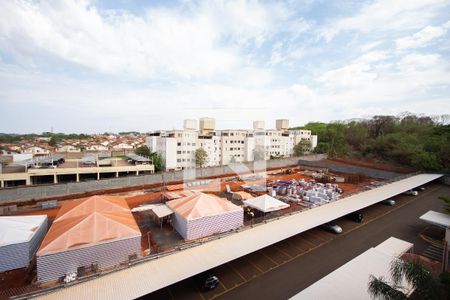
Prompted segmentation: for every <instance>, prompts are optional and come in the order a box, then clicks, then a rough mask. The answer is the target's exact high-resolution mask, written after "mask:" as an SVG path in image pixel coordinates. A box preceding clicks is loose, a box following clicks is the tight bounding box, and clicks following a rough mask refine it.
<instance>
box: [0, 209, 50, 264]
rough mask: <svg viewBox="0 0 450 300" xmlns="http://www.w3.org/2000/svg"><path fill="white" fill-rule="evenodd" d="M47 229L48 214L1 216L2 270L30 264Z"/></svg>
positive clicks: (0, 254) (0, 250) (0, 248)
mask: <svg viewBox="0 0 450 300" xmlns="http://www.w3.org/2000/svg"><path fill="white" fill-rule="evenodd" d="M46 231H47V216H14V217H0V272H5V271H9V270H14V269H20V268H25V267H27V266H28V265H29V264H30V261H31V260H32V259H33V256H34V254H35V253H36V250H37V248H38V247H39V244H40V243H41V242H42V239H43V238H44V235H45V232H46Z"/></svg>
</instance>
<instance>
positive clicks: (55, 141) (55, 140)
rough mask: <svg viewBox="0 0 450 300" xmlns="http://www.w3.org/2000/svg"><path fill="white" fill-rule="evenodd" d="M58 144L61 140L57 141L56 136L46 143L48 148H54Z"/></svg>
mask: <svg viewBox="0 0 450 300" xmlns="http://www.w3.org/2000/svg"><path fill="white" fill-rule="evenodd" d="M60 142H61V139H59V138H58V137H57V136H56V135H53V136H52V137H51V138H50V141H48V145H49V146H52V147H55V146H56V144H58V143H60Z"/></svg>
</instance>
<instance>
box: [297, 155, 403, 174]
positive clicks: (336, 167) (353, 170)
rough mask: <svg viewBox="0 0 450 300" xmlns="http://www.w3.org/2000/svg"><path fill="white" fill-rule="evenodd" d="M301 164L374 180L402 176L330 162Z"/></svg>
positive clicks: (301, 162)
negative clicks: (362, 175)
mask: <svg viewBox="0 0 450 300" xmlns="http://www.w3.org/2000/svg"><path fill="white" fill-rule="evenodd" d="M299 164H300V165H303V166H310V167H316V168H327V169H330V170H332V171H335V172H340V173H347V174H364V175H366V176H368V177H372V178H381V179H392V178H396V177H398V176H399V175H400V174H399V173H395V172H389V171H383V170H377V169H370V168H365V167H358V166H350V165H348V166H346V165H342V164H335V163H333V162H328V161H311V160H302V159H301V160H299Z"/></svg>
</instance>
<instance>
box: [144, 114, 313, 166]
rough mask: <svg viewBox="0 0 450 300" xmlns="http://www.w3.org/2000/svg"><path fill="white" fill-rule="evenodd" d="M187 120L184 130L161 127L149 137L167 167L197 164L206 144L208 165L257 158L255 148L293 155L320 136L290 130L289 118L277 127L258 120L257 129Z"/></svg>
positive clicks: (275, 154)
mask: <svg viewBox="0 0 450 300" xmlns="http://www.w3.org/2000/svg"><path fill="white" fill-rule="evenodd" d="M196 126H197V122H196V120H193V119H188V120H185V121H184V129H183V130H171V131H157V132H154V133H152V134H151V135H150V136H149V137H147V140H146V144H147V146H148V147H149V148H150V151H152V152H158V153H161V155H162V156H163V158H164V160H165V166H166V170H183V169H188V168H195V167H196V162H195V151H196V150H197V149H198V148H203V149H204V150H205V151H206V153H207V155H208V158H207V162H206V163H205V165H204V166H218V165H227V164H229V163H232V162H237V163H239V162H247V161H253V160H254V159H255V152H257V151H260V150H258V149H264V150H263V151H264V159H265V160H268V159H270V158H271V157H289V156H292V155H293V148H294V146H295V145H296V144H297V143H298V142H299V141H302V140H308V141H311V142H312V146H313V148H314V147H315V146H316V145H317V136H312V135H311V131H309V130H291V131H290V130H288V128H289V121H288V120H286V119H283V120H277V122H276V126H277V129H264V121H255V122H254V123H253V127H254V129H253V130H247V129H229V130H215V120H214V119H212V118H202V119H200V126H199V129H198V130H197V128H196Z"/></svg>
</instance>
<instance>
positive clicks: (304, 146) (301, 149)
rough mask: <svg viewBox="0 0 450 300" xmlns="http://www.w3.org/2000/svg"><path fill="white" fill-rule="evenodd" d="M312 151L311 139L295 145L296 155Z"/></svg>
mask: <svg viewBox="0 0 450 300" xmlns="http://www.w3.org/2000/svg"><path fill="white" fill-rule="evenodd" d="M310 151H311V141H307V140H304V141H300V142H298V143H297V145H295V146H294V155H295V156H302V155H305V154H306V153H308V152H310Z"/></svg>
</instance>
